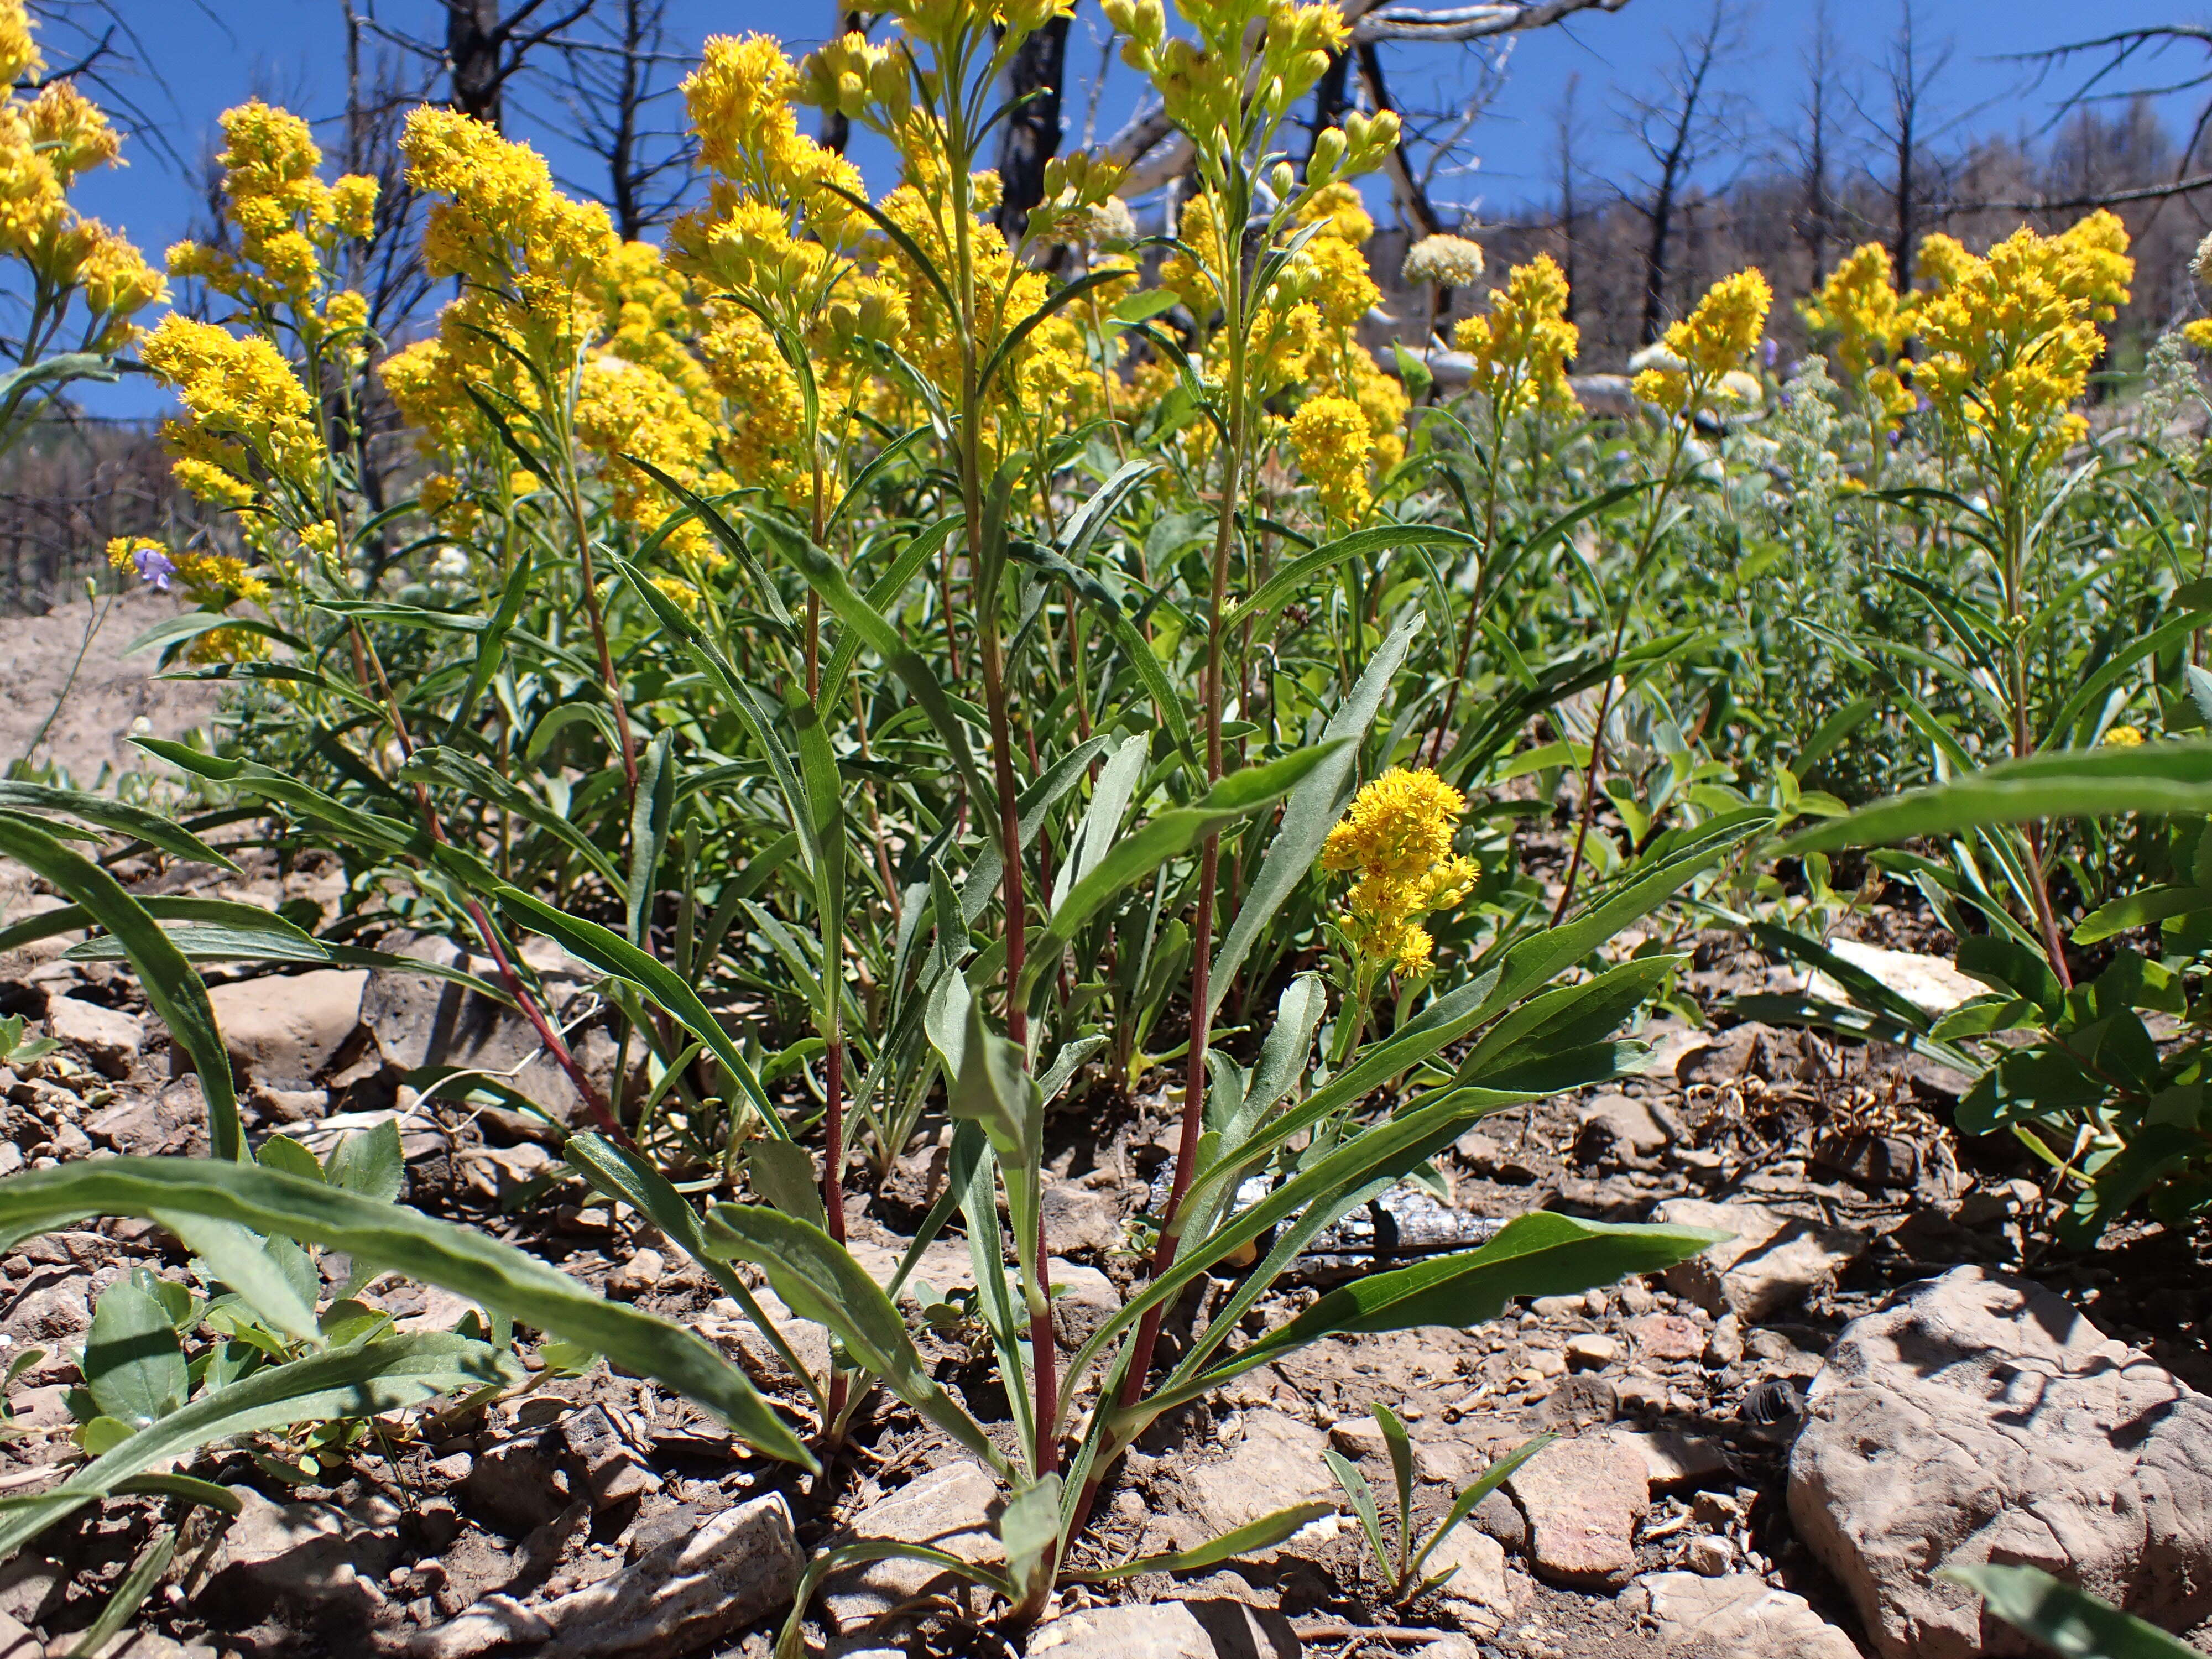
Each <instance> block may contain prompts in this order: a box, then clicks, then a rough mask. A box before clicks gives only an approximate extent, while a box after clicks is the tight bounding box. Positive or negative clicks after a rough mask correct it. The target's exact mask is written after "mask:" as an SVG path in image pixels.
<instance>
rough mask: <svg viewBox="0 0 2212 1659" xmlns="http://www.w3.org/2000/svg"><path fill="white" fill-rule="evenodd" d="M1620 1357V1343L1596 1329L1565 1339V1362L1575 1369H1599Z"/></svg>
mask: <svg viewBox="0 0 2212 1659" xmlns="http://www.w3.org/2000/svg"><path fill="white" fill-rule="evenodd" d="M1618 1358H1620V1343H1619V1342H1617V1341H1615V1340H1613V1338H1611V1337H1609V1336H1606V1335H1603V1334H1601V1333H1599V1332H1596V1331H1587V1332H1585V1333H1583V1334H1582V1335H1580V1336H1576V1337H1570V1338H1569V1339H1568V1340H1567V1364H1570V1365H1571V1366H1573V1367H1574V1368H1575V1369H1576V1370H1584V1371H1601V1370H1604V1369H1605V1368H1606V1367H1607V1365H1610V1364H1613V1361H1614V1360H1616V1359H1618Z"/></svg>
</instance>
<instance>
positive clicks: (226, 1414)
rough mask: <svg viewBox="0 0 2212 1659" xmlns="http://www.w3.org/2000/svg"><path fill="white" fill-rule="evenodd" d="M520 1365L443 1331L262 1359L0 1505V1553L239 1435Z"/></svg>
mask: <svg viewBox="0 0 2212 1659" xmlns="http://www.w3.org/2000/svg"><path fill="white" fill-rule="evenodd" d="M522 1375H523V1373H522V1368H521V1367H520V1365H519V1364H515V1363H514V1362H513V1360H512V1359H511V1358H508V1357H507V1355H505V1354H503V1353H501V1352H499V1351H498V1350H496V1349H495V1348H492V1347H490V1346H488V1345H486V1344H484V1343H482V1342H470V1341H465V1340H462V1339H461V1338H459V1337H456V1336H448V1335H445V1334H422V1335H416V1336H400V1337H392V1338H389V1339H387V1340H384V1341H381V1342H370V1343H367V1344H364V1345H363V1346H360V1347H356V1348H339V1349H337V1350H334V1351H333V1352H329V1353H323V1354H313V1355H310V1356H309V1357H308V1358H305V1359H297V1360H294V1361H293V1362H292V1363H291V1364H285V1365H264V1366H263V1367H262V1368H261V1369H260V1370H257V1371H255V1372H254V1373H253V1374H252V1375H251V1376H247V1377H246V1378H245V1379H244V1380H243V1381H240V1382H237V1383H232V1384H231V1385H230V1386H229V1387H228V1388H226V1389H215V1390H213V1391H211V1392H210V1393H207V1394H204V1395H201V1396H200V1397H199V1398H198V1399H197V1400H195V1401H192V1402H191V1404H190V1405H188V1406H186V1407H184V1408H183V1409H181V1410H179V1411H175V1412H172V1413H170V1414H169V1415H168V1416H167V1417H165V1418H162V1419H160V1420H159V1421H157V1422H155V1423H154V1424H153V1425H150V1426H149V1427H147V1428H143V1429H141V1430H139V1431H137V1433H136V1434H133V1435H131V1437H129V1438H128V1439H126V1440H124V1441H123V1442H121V1443H119V1444H118V1445H116V1446H114V1447H113V1448H112V1449H109V1450H107V1451H105V1452H103V1453H101V1454H100V1456H98V1457H97V1458H95V1459H94V1461H93V1462H90V1463H88V1464H87V1465H86V1466H85V1467H84V1468H81V1469H79V1470H78V1471H77V1472H76V1474H73V1475H71V1476H70V1478H69V1479H68V1480H64V1482H62V1484H61V1485H60V1486H56V1487H54V1488H53V1489H52V1490H51V1491H49V1492H40V1493H38V1494H37V1495H36V1496H35V1497H33V1498H30V1499H28V1500H27V1501H26V1502H24V1503H22V1504H20V1505H10V1506H9V1508H8V1509H6V1510H0V1558H3V1557H5V1556H7V1555H9V1554H10V1553H13V1552H14V1551H15V1550H16V1549H19V1548H21V1547H22V1546H23V1545H24V1544H26V1543H27V1542H28V1541H30V1540H32V1539H33V1538H35V1537H37V1536H38V1534H40V1533H41V1532H43V1531H44V1530H45V1529H46V1528H47V1527H49V1526H51V1525H52V1524H53V1523H54V1522H57V1521H58V1520H60V1519H61V1518H62V1517H63V1516H66V1515H69V1514H71V1513H73V1512H74V1511H75V1510H78V1509H81V1508H82V1507H83V1506H84V1505H85V1504H94V1503H98V1502H99V1501H100V1499H101V1498H106V1497H108V1496H109V1495H111V1494H112V1493H114V1492H122V1491H125V1490H126V1489H127V1488H128V1487H129V1486H131V1483H132V1482H134V1481H137V1480H143V1479H146V1478H147V1475H146V1471H148V1470H149V1469H151V1468H155V1466H156V1465H157V1464H165V1463H169V1462H175V1461H177V1460H179V1459H181V1458H185V1457H189V1456H190V1455H191V1454H192V1453H194V1452H196V1451H197V1450H198V1449H200V1448H201V1447H203V1446H207V1445H212V1444H214V1443H216V1442H218V1441H222V1440H228V1439H231V1438H233V1437H236V1436H238V1435H242V1434H252V1433H256V1432H258V1431H263V1430H267V1429H283V1428H289V1427H290V1426H291V1425H294V1424H295V1423H319V1422H327V1421H331V1420H334V1419H364V1418H370V1417H379V1416H381V1415H383V1414H384V1413H386V1412H395V1411H400V1410H404V1408H406V1407H410V1406H418V1405H421V1404H423V1403H424V1402H426V1401H431V1400H435V1399H438V1398H439V1397H441V1395H449V1394H456V1393H460V1392H463V1391H465V1390H473V1389H480V1388H488V1387H499V1386H507V1385H511V1384H513V1383H519V1382H520V1381H521V1380H522Z"/></svg>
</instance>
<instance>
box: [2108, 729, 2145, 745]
mask: <svg viewBox="0 0 2212 1659" xmlns="http://www.w3.org/2000/svg"><path fill="white" fill-rule="evenodd" d="M2142 740H2143V734H2142V728H2141V727H2140V726H2112V727H2110V728H2109V729H2107V730H2106V733H2105V744H2106V747H2107V748H2111V749H2135V748H2139V747H2140V746H2141V745H2142Z"/></svg>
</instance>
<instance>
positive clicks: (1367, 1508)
mask: <svg viewBox="0 0 2212 1659" xmlns="http://www.w3.org/2000/svg"><path fill="white" fill-rule="evenodd" d="M1321 1455H1322V1461H1323V1462H1326V1463H1327V1464H1328V1472H1329V1473H1330V1474H1333V1475H1334V1476H1335V1477H1336V1484H1337V1485H1338V1486H1341V1487H1342V1488H1344V1495H1345V1497H1346V1498H1349V1499H1350V1500H1351V1501H1352V1513H1353V1514H1354V1515H1356V1516H1358V1517H1359V1530H1360V1531H1361V1532H1362V1533H1363V1534H1365V1535H1366V1539H1367V1547H1368V1548H1369V1549H1370V1551H1372V1552H1373V1553H1374V1556H1375V1571H1376V1576H1377V1577H1380V1578H1381V1579H1382V1580H1383V1583H1386V1584H1387V1583H1389V1582H1390V1578H1391V1573H1390V1548H1389V1545H1388V1544H1387V1543H1385V1542H1384V1541H1383V1516H1382V1514H1381V1513H1380V1511H1378V1510H1376V1505H1375V1488H1374V1487H1373V1486H1370V1484H1369V1483H1368V1480H1367V1477H1366V1476H1365V1475H1364V1474H1361V1473H1360V1471H1359V1466H1358V1464H1356V1463H1354V1462H1352V1460H1351V1459H1350V1458H1348V1457H1346V1455H1344V1454H1343V1453H1342V1452H1340V1451H1339V1450H1337V1449H1336V1448H1335V1447H1334V1446H1324V1447H1323V1448H1322V1454H1321Z"/></svg>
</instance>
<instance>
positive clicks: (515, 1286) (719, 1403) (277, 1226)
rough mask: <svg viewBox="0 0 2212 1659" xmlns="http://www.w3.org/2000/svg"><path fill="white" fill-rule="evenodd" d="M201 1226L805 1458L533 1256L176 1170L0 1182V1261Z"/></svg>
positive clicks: (204, 1168) (81, 1167) (680, 1346)
mask: <svg viewBox="0 0 2212 1659" xmlns="http://www.w3.org/2000/svg"><path fill="white" fill-rule="evenodd" d="M171 1214H173V1215H183V1216H200V1217H206V1218H210V1219H214V1220H218V1221H228V1222H233V1223H235V1224H236V1225H240V1226H242V1227H250V1228H252V1230H253V1231H255V1232H258V1233H260V1234H263V1235H264V1236H266V1237H284V1238H288V1239H297V1240H300V1241H301V1242H302V1243H314V1244H320V1245H322V1246H323V1247H324V1248H325V1249H333V1250H343V1251H344V1252H346V1253H347V1254H348V1255H353V1256H356V1257H357V1258H359V1259H360V1260H362V1261H374V1262H377V1263H379V1264H380V1265H382V1266H385V1267H390V1268H392V1269H393V1270H395V1271H397V1272H399V1273H405V1274H407V1275H408V1276H409V1277H410V1278H411V1279H417V1280H420V1281H421V1282H422V1283H424V1284H428V1285H440V1286H442V1287H443V1288H444V1289H447V1290H449V1291H456V1292H458V1293H459V1294H460V1295H462V1296H465V1297H469V1298H470V1299H471V1301H474V1302H475V1303H477V1304H478V1305H479V1306H481V1307H483V1308H486V1309H489V1310H494V1311H495V1312H501V1313H505V1314H507V1315H509V1316H512V1317H513V1318H514V1319H515V1320H516V1321H517V1322H520V1323H524V1324H528V1325H532V1326H534V1327H536V1328H538V1329H539V1330H542V1331H544V1332H546V1333H548V1334H550V1335H553V1336H556V1337H559V1338H561V1339H562V1340H566V1341H570V1342H574V1343H577V1344H579V1345H580V1346H584V1347H586V1348H589V1349H590V1350H591V1351H592V1352H594V1353H605V1354H613V1355H617V1356H619V1357H620V1358H621V1360H622V1363H623V1364H624V1365H626V1366H628V1367H629V1368H630V1369H631V1370H635V1371H638V1372H641V1373H643V1374H645V1375H647V1376H655V1377H658V1378H659V1380H660V1381H661V1382H663V1383H666V1384H667V1385H668V1386H669V1387H670V1388H671V1389H675V1390H677V1391H678V1393H681V1394H685V1395H690V1397H691V1398H692V1399H694V1400H696V1401H698V1402H699V1403H700V1404H701V1405H702V1406H705V1407H708V1408H709V1409H711V1410H713V1411H715V1412H718V1413H720V1414H721V1416H722V1417H723V1418H724V1419H725V1420H726V1421H727V1422H728V1423H729V1424H730V1425H731V1427H732V1429H733V1430H735V1431H736V1432H737V1433H738V1435H739V1436H740V1437H743V1438H744V1440H745V1441H746V1442H747V1443H750V1444H751V1445H753V1446H755V1447H757V1448H758V1449H760V1450H761V1451H763V1452H765V1453H767V1454H768V1455H770V1456H773V1457H781V1458H783V1459H784V1460H786V1461H787V1462H793V1463H798V1464H800V1465H802V1466H804V1467H805V1468H810V1469H811V1468H813V1467H814V1459H813V1455H812V1454H811V1453H810V1452H809V1451H808V1450H807V1449H806V1448H805V1446H804V1445H803V1444H801V1443H800V1442H799V1437H797V1436H796V1435H794V1434H793V1432H792V1431H791V1429H790V1427H789V1425H787V1424H786V1423H785V1422H784V1421H783V1419H781V1418H780V1417H778V1416H777V1415H776V1414H775V1412H774V1411H772V1410H770V1409H769V1406H768V1403H767V1402H766V1401H763V1399H762V1398H761V1397H760V1395H758V1394H757V1392H756V1391H755V1390H754V1389H753V1386H752V1384H751V1383H749V1382H747V1381H746V1380H745V1377H744V1373H742V1372H741V1371H738V1370H736V1369H735V1368H734V1367H732V1365H731V1364H729V1363H728V1362H727V1361H726V1360H724V1359H723V1358H722V1357H721V1356H720V1354H718V1353H716V1352H714V1350H713V1349H712V1348H710V1347H708V1346H707V1345H706V1344H705V1343H704V1342H702V1341H701V1340H699V1338H698V1337H696V1336H695V1335H694V1334H692V1333H690V1331H687V1330H684V1329H682V1328H679V1327H678V1326H675V1325H671V1324H669V1323H668V1322H666V1321H665V1320H660V1319H656V1318H654V1317H653V1316H652V1315H650V1314H647V1313H641V1312H640V1311H639V1310H636V1309H635V1308H631V1307H628V1306H625V1305H624V1304H621V1303H619V1302H610V1301H607V1300H606V1299H605V1298H604V1297H600V1296H599V1295H597V1294H595V1293H594V1292H593V1291H592V1290H591V1289H590V1288H589V1287H588V1286H586V1285H580V1284H578V1283H577V1282H576V1281H575V1280H574V1279H570V1278H569V1277H568V1275H567V1274H566V1273H558V1272H556V1271H555V1270H554V1269H553V1268H551V1267H547V1266H546V1265H545V1264H544V1262H542V1261H538V1259H537V1258H536V1257H535V1256H532V1255H527V1254H526V1253H525V1252H523V1251H521V1250H518V1249H515V1248H514V1247H513V1245H511V1244H502V1243H500V1242H499V1241H498V1240H496V1239H494V1238H491V1237H487V1236H486V1235H484V1234H483V1233H481V1232H478V1231H476V1230H475V1229H473V1228H470V1227H460V1226H456V1225H453V1224H452V1223H450V1222H444V1221H437V1220H434V1219H433V1218H430V1217H428V1216H426V1215H422V1214H420V1213H418V1212H415V1211H413V1210H408V1209H404V1208H401V1207H400V1206H397V1205H392V1204H382V1203H378V1202H376V1201H374V1200H370V1199H366V1198H362V1197H361V1196H359V1195H358V1194H354V1193H349V1192H346V1191H343V1189H341V1188H336V1187H331V1186H326V1185H324V1184H323V1183H321V1182H311V1181H307V1180H303V1179H301V1177H299V1176H289V1175H283V1174H279V1173H278V1172H276V1170H266V1169H258V1168H256V1167H254V1166H253V1165H252V1164H223V1163H219V1162H216V1161H215V1160H213V1159H206V1158H101V1159H97V1160H94V1161H92V1162H88V1163H83V1164H64V1165H62V1166H61V1167H59V1168H58V1169H52V1170H24V1171H21V1172H20V1173H18V1174H16V1175H13V1176H9V1178H8V1179H7V1181H6V1182H0V1248H5V1247H7V1246H11V1245H12V1244H13V1243H15V1241H17V1240H20V1239H23V1238H27V1237H31V1236H33V1234H37V1233H41V1232H51V1231H53V1230H55V1229H56V1228H58V1227H62V1226H65V1225H68V1224H69V1223H70V1222H73V1221H76V1220H79V1219H81V1218H83V1217H85V1216H88V1215H126V1216H140V1217H143V1218H147V1219H149V1220H150V1219H154V1218H158V1217H161V1216H163V1215H171Z"/></svg>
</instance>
